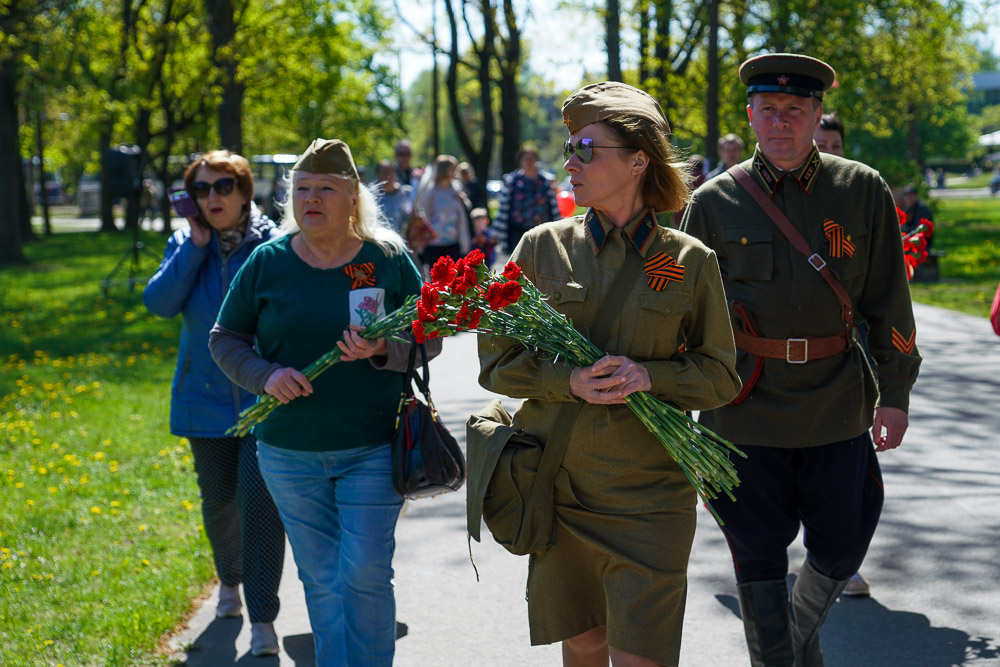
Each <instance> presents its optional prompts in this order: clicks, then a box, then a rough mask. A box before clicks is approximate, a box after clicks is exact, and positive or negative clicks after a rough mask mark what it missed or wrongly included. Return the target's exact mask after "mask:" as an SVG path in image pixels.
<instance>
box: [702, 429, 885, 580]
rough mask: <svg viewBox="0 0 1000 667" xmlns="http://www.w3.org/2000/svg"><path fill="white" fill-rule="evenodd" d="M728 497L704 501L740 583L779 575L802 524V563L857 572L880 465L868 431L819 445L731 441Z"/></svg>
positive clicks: (877, 509)
mask: <svg viewBox="0 0 1000 667" xmlns="http://www.w3.org/2000/svg"><path fill="white" fill-rule="evenodd" d="M739 448H740V449H741V450H743V452H745V453H746V455H747V458H745V459H744V458H741V457H738V456H733V457H732V459H733V464H734V466H735V468H736V470H737V472H738V474H739V477H740V485H739V486H738V487H737V488H736V489H735V490H734V492H733V495H735V496H736V502H733V501H731V500H729V498H727V497H725V496H723V497H721V498H719V499H718V500H714V501H712V506H713V507H714V508H715V510H716V512H718V513H719V516H720V517H721V518H722V520H723V522H725V524H724V525H723V526H722V532H723V533H724V534H725V536H726V540H727V541H728V542H729V548H730V550H731V551H732V554H733V565H734V566H735V568H736V580H737V581H738V582H740V583H748V582H751V581H768V580H773V579H784V578H785V575H786V574H787V573H788V545H790V544H791V543H792V541H793V540H794V539H795V537H796V536H797V535H798V532H799V526H800V524H801V526H802V527H803V529H804V538H803V541H804V543H805V547H806V550H807V559H808V561H809V563H810V564H811V565H812V566H813V567H814V568H816V570H817V571H819V572H820V573H821V574H824V575H826V576H828V577H830V578H832V579H847V578H848V577H850V576H851V575H852V574H854V573H855V572H857V571H858V568H859V567H860V566H861V563H862V561H863V560H864V558H865V554H866V553H867V551H868V545H869V544H870V543H871V540H872V536H873V535H874V534H875V528H876V526H877V525H878V519H879V515H880V514H881V513H882V501H883V498H884V494H883V489H882V470H881V468H880V467H879V463H878V456H877V455H876V453H875V450H874V447H873V445H872V440H871V436H870V435H869V434H868V433H865V434H864V435H860V436H858V437H857V438H853V439H851V440H845V441H843V442H835V443H832V444H829V445H823V446H820V447H808V448H802V449H784V448H778V447H759V446H753V445H739Z"/></svg>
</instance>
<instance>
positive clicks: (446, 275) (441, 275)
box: [431, 255, 455, 289]
mask: <svg viewBox="0 0 1000 667" xmlns="http://www.w3.org/2000/svg"><path fill="white" fill-rule="evenodd" d="M454 279H455V261H454V260H453V259H452V258H451V257H449V256H448V255H443V256H442V257H440V258H438V261H436V262H434V266H432V267H431V280H433V281H434V283H435V284H436V285H437V286H438V287H439V288H440V289H444V288H446V287H448V286H449V285H451V281H453V280H454Z"/></svg>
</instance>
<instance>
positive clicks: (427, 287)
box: [420, 283, 441, 313]
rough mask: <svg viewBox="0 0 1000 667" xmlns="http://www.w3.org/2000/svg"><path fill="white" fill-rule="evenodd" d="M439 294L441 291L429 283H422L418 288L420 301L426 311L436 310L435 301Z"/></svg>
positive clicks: (432, 311) (436, 301)
mask: <svg viewBox="0 0 1000 667" xmlns="http://www.w3.org/2000/svg"><path fill="white" fill-rule="evenodd" d="M440 296H441V292H440V291H439V290H438V289H437V288H436V287H434V285H432V284H430V283H424V286H423V287H421V288H420V302H421V303H423V304H424V307H425V308H426V309H427V310H428V312H431V313H434V312H437V303H438V299H439V298H440Z"/></svg>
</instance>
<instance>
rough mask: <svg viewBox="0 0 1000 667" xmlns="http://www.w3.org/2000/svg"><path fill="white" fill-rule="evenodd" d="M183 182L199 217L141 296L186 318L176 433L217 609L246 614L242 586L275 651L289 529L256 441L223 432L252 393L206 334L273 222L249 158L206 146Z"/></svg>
mask: <svg viewBox="0 0 1000 667" xmlns="http://www.w3.org/2000/svg"><path fill="white" fill-rule="evenodd" d="M184 185H185V188H186V190H187V193H188V195H190V198H191V199H193V203H194V204H195V206H196V208H194V209H187V210H184V203H185V202H184V201H183V199H185V198H184V197H183V196H182V197H181V200H182V201H178V198H177V197H176V196H174V197H173V199H174V202H175V204H174V205H175V208H177V209H178V212H179V213H181V214H182V215H183V214H185V213H192V214H193V215H191V216H190V217H188V222H189V223H190V227H189V228H188V229H181V230H178V231H176V232H174V234H173V236H171V237H170V240H169V241H168V242H167V249H166V252H165V253H164V255H163V263H162V264H160V268H159V270H158V271H157V272H156V274H155V275H154V276H153V277H152V278H151V279H150V281H149V283H148V284H147V285H146V290H145V292H144V293H143V299H144V301H145V302H146V307H147V308H148V309H149V311H150V312H151V313H154V314H156V315H159V316H160V317H167V318H170V317H174V316H176V315H177V314H178V313H180V314H181V318H182V326H181V340H180V345H179V349H178V354H177V370H176V372H175V374H174V381H173V386H172V387H171V404H170V432H171V433H173V434H174V435H178V436H184V437H186V438H188V440H189V441H190V442H191V452H192V454H193V455H194V465H195V472H196V473H197V475H198V486H199V488H200V490H201V499H202V515H203V518H204V522H205V533H206V535H207V536H208V541H209V543H210V544H211V545H212V553H213V557H214V560H215V568H216V571H217V572H218V574H219V579H220V581H221V582H222V585H221V587H220V589H219V602H218V606H217V607H216V616H217V617H219V618H226V617H238V616H241V614H242V612H241V608H242V604H241V602H240V592H239V585H240V583H242V584H243V594H244V597H245V598H246V604H247V609H248V613H249V616H250V622H251V646H250V648H251V653H252V654H253V655H274V654H276V653H277V652H278V639H277V636H276V635H275V632H274V619H275V617H276V616H277V614H278V606H279V601H278V584H279V583H280V581H281V570H282V566H283V564H284V556H285V533H284V529H283V527H282V524H281V518H280V517H279V516H278V511H277V509H275V506H274V502H273V501H272V500H271V496H270V494H269V493H268V491H267V487H266V486H265V485H264V481H263V479H261V476H260V470H259V469H258V467H257V441H256V439H255V438H254V437H253V436H252V435H247V436H244V437H242V438H235V437H227V436H226V430H227V429H229V427H231V426H232V425H233V424H235V423H236V421H237V419H238V416H239V413H240V411H241V410H243V409H244V408H247V407H249V406H250V405H252V404H253V402H254V400H255V397H254V396H253V395H252V394H250V393H249V392H247V391H245V390H243V389H241V388H240V387H239V386H237V385H236V384H234V383H232V382H230V381H229V379H228V378H227V377H226V376H225V375H224V374H223V373H222V371H221V370H219V368H218V367H217V366H216V365H215V362H214V361H212V357H211V355H210V354H209V351H208V332H209V330H210V329H211V328H212V325H213V324H215V318H216V316H217V315H218V313H219V308H220V307H221V305H222V300H223V299H224V298H225V296H226V293H227V292H228V290H229V285H230V282H231V281H232V279H233V277H234V276H235V275H236V273H237V271H239V269H240V267H241V266H243V263H244V262H245V261H246V259H247V257H249V256H250V253H251V252H252V251H253V250H254V248H256V247H257V246H259V245H261V244H262V243H264V242H265V241H267V240H268V239H270V238H271V236H272V235H274V234H275V232H276V226H275V224H274V223H273V222H271V221H270V220H269V219H268V218H267V217H266V216H264V215H263V214H262V213H261V212H260V211H258V210H257V207H256V205H254V203H253V201H252V197H253V175H252V173H251V171H250V163H249V162H248V161H247V160H246V158H244V157H242V156H240V155H236V154H234V153H230V152H229V151H211V152H209V153H205V154H204V155H202V156H201V157H199V158H198V159H197V160H195V161H194V162H193V163H192V164H191V165H190V166H188V168H187V171H186V172H185V173H184ZM187 203H188V204H190V203H191V202H190V200H188V202H187Z"/></svg>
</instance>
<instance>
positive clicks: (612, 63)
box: [605, 0, 622, 81]
mask: <svg viewBox="0 0 1000 667" xmlns="http://www.w3.org/2000/svg"><path fill="white" fill-rule="evenodd" d="M605 19H606V24H607V46H608V80H609V81H621V80H622V58H621V30H620V27H619V16H618V0H608V10H607V16H606V17H605Z"/></svg>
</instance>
